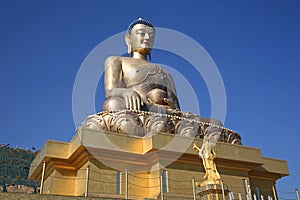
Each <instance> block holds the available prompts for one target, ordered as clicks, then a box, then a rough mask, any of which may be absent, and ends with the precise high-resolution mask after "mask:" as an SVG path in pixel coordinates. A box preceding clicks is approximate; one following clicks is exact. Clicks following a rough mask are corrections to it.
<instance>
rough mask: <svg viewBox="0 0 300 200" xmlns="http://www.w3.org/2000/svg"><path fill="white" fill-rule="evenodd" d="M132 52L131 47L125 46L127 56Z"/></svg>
mask: <svg viewBox="0 0 300 200" xmlns="http://www.w3.org/2000/svg"><path fill="white" fill-rule="evenodd" d="M131 51H132V50H131V45H130V44H129V45H127V53H128V54H131V53H132V52H131Z"/></svg>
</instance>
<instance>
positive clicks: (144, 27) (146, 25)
mask: <svg viewBox="0 0 300 200" xmlns="http://www.w3.org/2000/svg"><path fill="white" fill-rule="evenodd" d="M154 35H155V29H154V26H153V25H152V24H151V23H150V22H149V21H147V20H144V19H142V18H139V19H137V20H135V21H133V22H131V23H130V25H129V26H128V29H127V33H126V35H125V41H126V44H127V47H128V53H129V54H132V53H133V52H139V53H141V54H143V55H145V56H146V55H148V54H150V52H151V49H152V47H153V44H154Z"/></svg>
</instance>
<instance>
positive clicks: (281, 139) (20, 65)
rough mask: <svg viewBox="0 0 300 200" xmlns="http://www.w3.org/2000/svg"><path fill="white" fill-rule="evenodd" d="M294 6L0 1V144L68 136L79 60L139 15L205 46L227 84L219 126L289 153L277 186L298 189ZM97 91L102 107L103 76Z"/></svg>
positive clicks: (298, 60) (204, 99)
mask: <svg viewBox="0 0 300 200" xmlns="http://www.w3.org/2000/svg"><path fill="white" fill-rule="evenodd" d="M299 10H300V1H296V0H289V1H271V0H269V1H243V2H241V1H222V2H221V1H181V2H180V3H176V1H48V0H46V1H14V0H10V1H8V0H7V1H1V2H0V30H1V31H0V58H1V59H0V89H1V98H0V110H1V114H0V130H1V134H0V143H8V142H9V143H10V144H11V146H13V147H15V146H16V145H18V146H19V147H22V148H26V147H29V148H31V147H32V146H34V147H36V148H38V149H40V148H41V147H42V146H43V144H44V143H45V141H46V140H47V139H52V140H59V141H69V140H70V139H71V138H72V137H73V135H74V133H75V128H76V127H75V125H74V122H73V115H72V90H73V84H74V81H75V77H76V73H77V71H78V69H79V68H80V65H81V63H82V62H83V60H84V59H85V57H86V56H87V55H88V54H89V52H90V51H91V50H93V49H94V48H95V47H96V46H97V45H98V44H99V43H100V42H102V41H104V40H105V39H107V38H108V37H110V36H112V35H114V34H117V33H119V32H121V31H124V30H125V29H126V28H127V26H128V24H129V22H131V21H133V20H135V19H136V18H138V17H140V16H141V17H144V18H147V19H149V20H150V21H151V22H152V23H153V24H154V25H156V26H159V27H164V28H169V29H173V30H176V31H179V32H181V33H184V34H186V35H188V36H189V37H191V38H193V39H194V40H196V41H197V42H198V43H199V44H201V45H202V46H203V47H204V48H205V49H206V51H207V52H208V53H209V54H210V56H211V57H212V59H213V60H214V62H215V63H216V65H217V66H218V69H219V71H220V73H221V75H222V78H223V81H224V85H225V89H226V96H227V115H226V121H225V126H226V127H228V128H231V129H234V130H236V131H237V132H239V133H240V134H241V136H242V140H243V143H244V145H246V146H251V147H258V148H261V149H262V153H263V156H266V157H272V158H278V159H283V160H287V162H288V164H289V169H290V173H291V175H290V176H289V177H285V178H283V179H282V180H281V181H279V182H278V185H277V186H278V189H279V190H283V191H294V189H295V187H299V186H300V160H299V141H300V136H299V128H298V125H299V119H300V117H299V113H300V107H299V102H300V88H299V83H300V80H299V72H300V69H299V67H300V56H299V46H300V38H299V36H300V12H299ZM124 53H125V52H124ZM163 57H164V59H166V58H168V57H169V58H170V59H169V62H168V60H167V61H161V60H159V59H160V58H163ZM171 57H172V55H169V54H165V55H164V54H163V52H159V51H156V52H153V60H154V61H155V62H167V63H165V64H168V65H172V64H174V65H176V63H174V62H172V60H171ZM182 63H184V62H182ZM177 64H178V63H177ZM99 67H102V66H99ZM183 67H184V66H183ZM191 76H192V74H191ZM191 80H193V79H192V78H191ZM199 87H200V86H199ZM197 96H198V98H200V102H201V115H203V116H204V117H205V116H206V117H207V116H210V102H209V94H208V92H207V89H205V88H204V89H202V92H201V91H200V92H199V93H198V94H197ZM95 98H96V100H97V104H98V105H97V106H96V109H97V110H100V105H101V101H102V100H103V98H104V97H103V88H102V87H101V83H100V86H99V90H98V91H97V96H96V97H95ZM281 196H284V195H281ZM288 197H289V198H295V197H294V196H292V197H290V196H288Z"/></svg>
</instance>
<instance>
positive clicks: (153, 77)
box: [122, 63, 167, 87]
mask: <svg viewBox="0 0 300 200" xmlns="http://www.w3.org/2000/svg"><path fill="white" fill-rule="evenodd" d="M122 72H123V77H124V81H125V84H126V85H127V87H130V86H133V85H136V84H140V83H149V82H154V81H155V82H156V83H157V81H159V80H160V79H162V80H163V79H164V77H167V75H166V73H165V72H164V70H163V69H162V68H161V67H160V66H159V65H156V64H152V63H128V64H125V65H123V66H122Z"/></svg>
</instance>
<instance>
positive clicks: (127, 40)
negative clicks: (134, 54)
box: [125, 33, 132, 54]
mask: <svg viewBox="0 0 300 200" xmlns="http://www.w3.org/2000/svg"><path fill="white" fill-rule="evenodd" d="M130 39H131V35H130V34H128V33H127V34H126V35H125V42H126V44H127V52H128V54H131V51H132V50H131V44H130Z"/></svg>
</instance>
